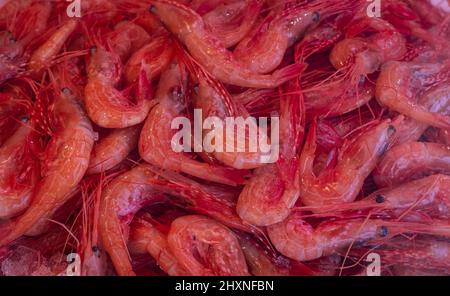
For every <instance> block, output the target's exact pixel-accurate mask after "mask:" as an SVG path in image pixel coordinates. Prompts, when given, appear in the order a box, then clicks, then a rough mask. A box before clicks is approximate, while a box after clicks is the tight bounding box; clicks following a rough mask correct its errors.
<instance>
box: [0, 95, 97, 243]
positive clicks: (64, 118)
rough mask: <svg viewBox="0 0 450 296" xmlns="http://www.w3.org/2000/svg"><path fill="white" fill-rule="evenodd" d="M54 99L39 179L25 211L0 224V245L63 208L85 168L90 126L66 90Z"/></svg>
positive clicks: (90, 134) (89, 140)
mask: <svg viewBox="0 0 450 296" xmlns="http://www.w3.org/2000/svg"><path fill="white" fill-rule="evenodd" d="M54 97H55V98H54V102H53V105H52V106H51V110H52V115H53V116H52V117H53V118H54V121H53V125H54V127H53V132H52V138H51V140H50V142H49V143H48V145H47V147H46V150H45V166H44V168H43V170H42V173H41V175H42V179H41V180H40V181H39V183H38V184H37V186H36V188H35V190H34V191H33V195H32V198H31V200H32V201H31V204H30V206H29V207H28V208H27V210H26V211H25V212H24V213H23V214H22V215H20V216H18V217H17V218H15V219H13V220H10V221H7V222H5V223H3V224H0V233H1V234H2V235H1V239H0V246H4V245H6V244H8V243H10V242H11V241H13V240H15V239H17V238H18V237H20V236H21V235H23V234H24V233H26V232H27V231H29V230H30V229H31V228H32V227H33V226H34V225H35V223H36V222H38V221H40V220H43V219H45V218H48V215H51V214H52V213H53V212H54V210H55V209H56V208H59V207H60V206H61V205H63V204H64V203H65V202H66V201H67V198H68V196H67V195H68V194H69V193H70V192H71V191H72V190H73V189H74V188H75V187H76V186H77V185H78V183H79V182H80V181H81V179H82V178H83V176H84V174H85V172H86V170H87V168H88V164H89V158H90V155H91V151H92V147H93V145H94V133H93V130H92V126H91V123H90V121H89V119H88V118H87V117H86V115H85V113H84V111H83V109H82V108H81V106H80V104H79V102H78V100H77V98H75V97H74V96H73V94H72V92H71V91H70V90H69V89H67V88H63V89H62V91H61V92H60V93H59V94H56V93H55V95H54ZM69 197H70V196H69Z"/></svg>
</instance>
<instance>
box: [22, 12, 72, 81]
mask: <svg viewBox="0 0 450 296" xmlns="http://www.w3.org/2000/svg"><path fill="white" fill-rule="evenodd" d="M77 26H78V22H77V21H76V20H69V21H68V22H67V23H65V24H64V25H63V26H62V27H60V28H59V29H58V30H57V31H56V32H55V33H53V34H52V36H51V37H50V38H49V39H48V40H47V41H46V42H45V43H44V44H42V45H41V46H40V47H39V48H38V49H36V50H35V51H34V52H33V54H32V56H31V58H30V61H29V63H28V71H30V72H31V73H32V75H33V77H35V78H38V77H39V76H40V75H41V73H42V70H43V69H44V68H46V67H48V66H49V63H50V62H51V61H52V59H53V58H54V57H55V56H56V55H57V54H58V53H59V51H60V50H61V48H62V47H63V45H64V43H66V41H67V39H68V38H69V37H70V35H71V34H72V33H73V32H74V31H75V29H76V28H77Z"/></svg>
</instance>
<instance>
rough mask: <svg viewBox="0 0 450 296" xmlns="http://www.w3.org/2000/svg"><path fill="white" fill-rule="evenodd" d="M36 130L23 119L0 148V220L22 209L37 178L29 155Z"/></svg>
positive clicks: (36, 165)
mask: <svg viewBox="0 0 450 296" xmlns="http://www.w3.org/2000/svg"><path fill="white" fill-rule="evenodd" d="M36 140H37V137H36V132H35V131H34V129H33V127H32V126H30V123H29V121H28V118H24V119H23V121H22V126H21V127H19V129H18V130H17V131H15V133H14V134H13V135H12V136H11V137H10V138H9V139H8V140H7V141H6V142H5V143H4V144H3V145H2V146H1V147H0V180H1V181H0V219H9V218H11V217H14V216H16V215H17V214H20V213H21V212H23V210H25V209H26V208H27V207H28V205H29V204H30V201H31V196H32V192H33V188H34V186H35V185H36V184H37V183H38V181H39V174H40V166H39V161H38V159H37V157H36V156H34V155H33V147H32V146H33V141H36Z"/></svg>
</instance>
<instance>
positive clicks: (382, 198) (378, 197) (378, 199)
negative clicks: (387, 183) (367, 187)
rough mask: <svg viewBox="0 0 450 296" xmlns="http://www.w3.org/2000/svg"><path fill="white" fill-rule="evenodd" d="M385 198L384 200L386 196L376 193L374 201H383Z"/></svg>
mask: <svg viewBox="0 0 450 296" xmlns="http://www.w3.org/2000/svg"><path fill="white" fill-rule="evenodd" d="M385 200H386V198H385V197H384V196H383V195H381V194H378V195H377V196H376V197H375V201H376V202H377V203H383V202H384V201H385Z"/></svg>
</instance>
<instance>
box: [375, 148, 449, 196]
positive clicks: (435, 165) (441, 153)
mask: <svg viewBox="0 0 450 296" xmlns="http://www.w3.org/2000/svg"><path fill="white" fill-rule="evenodd" d="M437 173H440V174H448V175H450V147H448V146H445V145H442V144H437V143H423V142H411V143H407V144H403V145H397V146H395V147H393V148H392V149H390V150H389V151H388V152H387V153H386V154H385V155H384V156H383V158H382V159H381V161H380V163H379V164H378V165H377V167H376V168H375V170H374V180H375V183H376V184H377V185H378V186H379V187H380V188H383V187H392V186H395V185H397V184H401V183H404V182H407V181H411V180H414V179H420V178H421V177H423V176H427V175H432V174H437Z"/></svg>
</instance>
